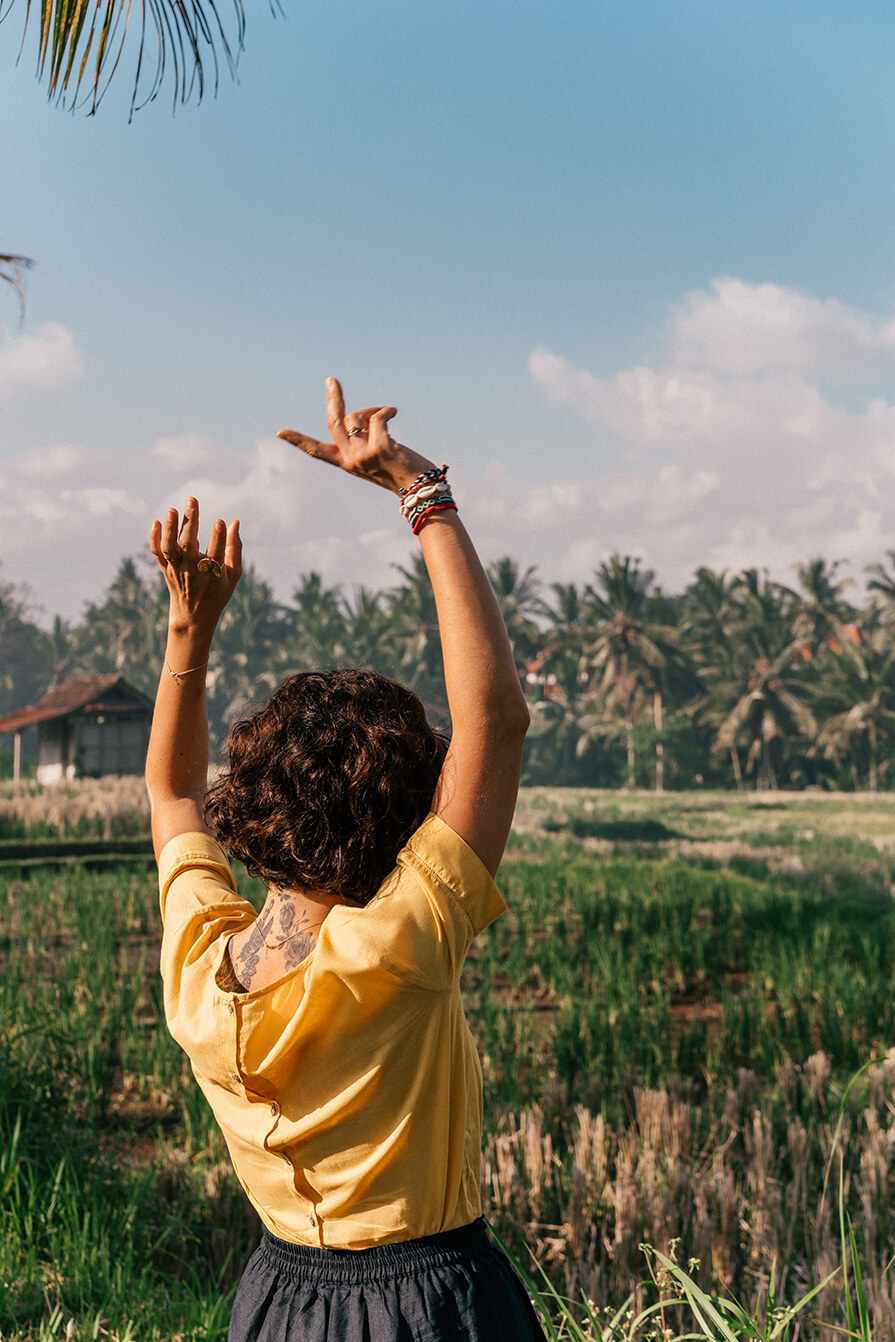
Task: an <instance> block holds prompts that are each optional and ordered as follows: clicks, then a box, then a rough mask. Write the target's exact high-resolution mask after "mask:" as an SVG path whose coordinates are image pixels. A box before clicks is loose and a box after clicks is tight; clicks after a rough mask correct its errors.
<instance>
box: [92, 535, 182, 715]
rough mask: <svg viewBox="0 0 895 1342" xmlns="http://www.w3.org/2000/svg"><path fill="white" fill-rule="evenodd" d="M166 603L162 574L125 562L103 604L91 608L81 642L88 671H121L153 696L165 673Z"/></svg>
mask: <svg viewBox="0 0 895 1342" xmlns="http://www.w3.org/2000/svg"><path fill="white" fill-rule="evenodd" d="M166 618H167V602H166V600H165V589H164V584H163V583H162V580H161V575H160V574H158V573H156V572H152V571H150V573H149V576H148V577H147V576H144V574H143V573H141V572H140V571H139V568H138V561H137V560H135V559H122V561H121V564H120V565H119V568H118V572H117V573H116V575H115V577H114V578H113V580H112V582H111V583H110V584H109V586H108V588H107V589H106V593H105V596H104V598H103V601H102V603H91V604H90V605H88V607H87V609H86V611H85V613H84V620H83V624H82V626H81V628H80V629H79V630H78V634H77V641H78V646H79V648H80V656H79V657H78V661H79V662H81V663H82V664H83V666H84V670H85V671H89V672H107V671H117V672H118V673H119V674H120V675H123V676H127V677H128V678H129V679H131V680H133V682H134V684H135V685H136V686H137V688H138V689H141V690H144V691H145V692H146V693H147V694H151V693H152V692H153V691H154V689H155V685H156V683H157V681H158V674H159V671H160V669H161V665H160V662H161V658H160V653H159V649H160V648H162V647H163V646H164V629H165V624H166Z"/></svg>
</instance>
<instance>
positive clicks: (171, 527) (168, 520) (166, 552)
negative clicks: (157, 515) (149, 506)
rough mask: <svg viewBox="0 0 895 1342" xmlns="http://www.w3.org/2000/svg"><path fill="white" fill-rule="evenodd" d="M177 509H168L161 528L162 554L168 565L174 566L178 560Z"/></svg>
mask: <svg viewBox="0 0 895 1342" xmlns="http://www.w3.org/2000/svg"><path fill="white" fill-rule="evenodd" d="M177 520H178V519H177V509H176V508H169V509H168V511H167V512H166V513H165V521H164V525H163V526H162V546H161V549H162V554H163V556H164V558H165V560H166V561H167V563H169V564H176V563H177V562H178V561H179V559H180V546H179V545H178V543H177Z"/></svg>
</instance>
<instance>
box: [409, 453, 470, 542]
mask: <svg viewBox="0 0 895 1342" xmlns="http://www.w3.org/2000/svg"><path fill="white" fill-rule="evenodd" d="M447 469H448V468H447V466H442V467H441V469H440V470H439V469H438V467H437V466H433V467H432V468H431V470H428V471H423V473H422V475H418V476H417V478H416V479H415V480H414V481H413V482H412V483H411V484H409V485H408V486H407V487H406V488H405V489H402V490H400V491H399V492H400V494H401V514H402V516H403V517H405V518H406V519H407V521H408V522H409V523H410V525H411V528H412V529H413V534H414V536H416V535H417V534H418V533H419V529H420V526H421V525H422V522H423V519H424V518H425V517H428V516H429V514H430V513H440V512H444V511H445V510H446V509H451V510H452V511H454V512H456V511H457V505H456V503H455V502H454V497H453V495H452V494H451V487H450V485H449V484H448V483H447Z"/></svg>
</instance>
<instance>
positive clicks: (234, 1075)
mask: <svg viewBox="0 0 895 1342" xmlns="http://www.w3.org/2000/svg"><path fill="white" fill-rule="evenodd" d="M233 1080H234V1081H238V1080H239V1072H234V1073H233Z"/></svg>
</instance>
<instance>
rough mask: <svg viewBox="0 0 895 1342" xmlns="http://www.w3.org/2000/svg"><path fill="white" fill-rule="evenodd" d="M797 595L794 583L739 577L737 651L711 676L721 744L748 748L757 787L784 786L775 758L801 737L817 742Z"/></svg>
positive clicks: (734, 632)
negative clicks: (798, 629)
mask: <svg viewBox="0 0 895 1342" xmlns="http://www.w3.org/2000/svg"><path fill="white" fill-rule="evenodd" d="M796 607H797V598H796V597H795V595H794V593H792V592H791V591H790V590H789V589H788V588H786V587H784V586H782V585H781V584H780V583H775V582H771V581H770V579H768V578H765V579H764V580H762V579H760V578H759V575H758V572H757V570H755V569H748V570H747V571H746V572H744V573H743V574H742V575H741V576H740V578H739V579H738V580H737V582H736V587H735V602H734V614H733V620H732V635H731V641H732V645H733V655H732V657H731V658H730V661H729V662H728V664H727V665H726V666H723V667H721V668H719V673H718V674H716V675H714V676H710V681H713V682H714V683H713V684H712V690H711V694H712V698H713V701H714V704H715V706H716V707H717V708H719V709H720V710H721V718H722V721H721V725H720V727H719V729H718V734H717V738H716V745H717V748H718V749H720V750H728V751H731V752H734V751H736V750H737V748H738V747H739V746H740V745H743V746H745V748H746V765H747V771H749V772H751V770H752V769H755V770H756V785H757V786H758V787H763V788H774V789H776V787H777V786H778V779H777V773H776V770H775V767H774V756H775V754H778V755H779V752H780V749H781V747H782V746H784V745H786V744H788V743H789V742H790V741H791V740H792V739H793V738H795V737H799V736H801V737H807V738H808V739H813V737H814V735H815V733H816V730H817V725H816V722H815V719H814V715H813V714H812V712H811V709H810V708H809V707H808V705H807V703H806V702H805V687H804V682H805V674H804V667H805V665H806V658H805V655H804V642H803V640H802V639H801V638H800V637H798V636H796V635H795V633H794V623H795V618H796Z"/></svg>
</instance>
